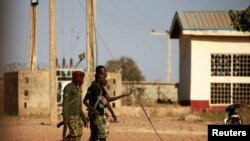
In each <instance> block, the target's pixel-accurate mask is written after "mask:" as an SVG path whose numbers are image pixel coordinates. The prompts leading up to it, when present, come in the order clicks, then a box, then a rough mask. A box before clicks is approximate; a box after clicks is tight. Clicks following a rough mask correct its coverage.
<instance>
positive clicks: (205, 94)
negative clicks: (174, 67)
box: [191, 36, 250, 109]
mask: <svg viewBox="0 0 250 141" xmlns="http://www.w3.org/2000/svg"><path fill="white" fill-rule="evenodd" d="M191 40H192V41H191V46H192V47H191V56H192V57H191V105H192V106H194V107H200V108H204V109H205V108H208V107H209V106H223V105H221V104H219V105H211V104H210V103H209V102H210V93H211V91H210V83H213V82H217V83H218V82H219V83H232V82H240V83H249V82H250V77H233V76H224V77H222V76H219V77H218V76H217V77H215V76H211V54H216V53H221V54H246V53H247V54H250V48H249V47H250V38H249V37H216V36H214V37H212V36H209V37H208V36H207V37H206V36H192V37H191ZM224 105H226V104H224Z"/></svg>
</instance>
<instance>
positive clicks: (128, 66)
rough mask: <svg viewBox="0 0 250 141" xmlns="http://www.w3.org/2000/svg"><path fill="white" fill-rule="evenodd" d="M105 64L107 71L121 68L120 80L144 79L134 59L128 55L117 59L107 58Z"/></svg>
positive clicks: (115, 70) (116, 70)
mask: <svg viewBox="0 0 250 141" xmlns="http://www.w3.org/2000/svg"><path fill="white" fill-rule="evenodd" d="M105 66H106V68H107V71H109V72H118V71H119V70H121V74H122V80H125V81H141V80H145V78H144V76H143V75H142V74H141V71H140V69H139V68H138V66H137V65H136V63H135V62H134V60H133V59H131V58H129V57H121V58H120V59H119V60H109V61H108V62H107V64H106V65H105Z"/></svg>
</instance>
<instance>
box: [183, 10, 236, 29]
mask: <svg viewBox="0 0 250 141" xmlns="http://www.w3.org/2000/svg"><path fill="white" fill-rule="evenodd" d="M178 17H179V19H180V22H181V26H182V30H185V29H189V30H192V29H199V30H200V29H203V30H207V29H209V30H213V29H215V30H218V29H220V30H233V27H232V26H231V19H230V17H229V14H228V11H210V12H203V11H198V12H194V11H189V12H178Z"/></svg>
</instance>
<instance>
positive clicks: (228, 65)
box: [211, 54, 250, 77]
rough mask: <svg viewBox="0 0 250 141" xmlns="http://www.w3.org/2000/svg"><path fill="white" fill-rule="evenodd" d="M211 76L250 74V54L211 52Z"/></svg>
mask: <svg viewBox="0 0 250 141" xmlns="http://www.w3.org/2000/svg"><path fill="white" fill-rule="evenodd" d="M211 76H243V77H244V76H250V55H249V54H211Z"/></svg>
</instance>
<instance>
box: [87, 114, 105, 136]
mask: <svg viewBox="0 0 250 141" xmlns="http://www.w3.org/2000/svg"><path fill="white" fill-rule="evenodd" d="M89 119H90V130H91V135H90V139H89V141H97V140H98V139H100V138H106V137H107V136H108V134H109V124H108V123H109V122H108V120H107V118H106V117H105V116H104V115H90V116H89Z"/></svg>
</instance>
